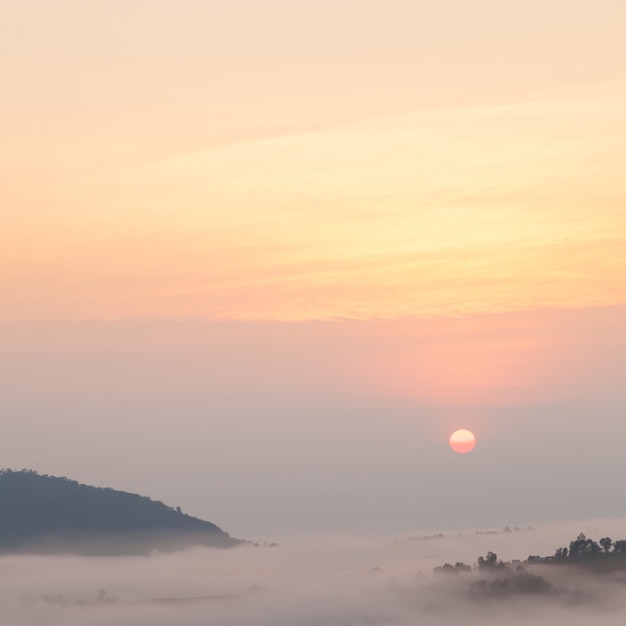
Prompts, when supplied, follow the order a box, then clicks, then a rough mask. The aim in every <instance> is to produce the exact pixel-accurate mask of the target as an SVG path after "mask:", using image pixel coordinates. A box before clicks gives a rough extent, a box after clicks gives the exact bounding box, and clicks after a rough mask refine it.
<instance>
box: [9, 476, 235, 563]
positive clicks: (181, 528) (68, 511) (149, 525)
mask: <svg viewBox="0 0 626 626" xmlns="http://www.w3.org/2000/svg"><path fill="white" fill-rule="evenodd" d="M240 543H241V541H239V540H238V539H234V538H232V537H230V536H229V535H228V534H227V533H225V532H224V531H223V530H222V529H221V528H218V527H217V526H216V525H215V524H212V523H211V522H206V521H204V520H201V519H198V518H195V517H191V516H189V515H186V514H184V513H182V512H181V511H180V509H173V508H171V507H168V506H166V505H165V504H163V503H162V502H158V501H156V500H151V499H150V498H146V497H144V496H140V495H137V494H134V493H127V492H125V491H116V490H114V489H109V488H100V487H89V486H87V485H82V484H80V483H78V482H76V481H74V480H69V479H68V478H58V477H55V476H47V475H40V474H38V473H37V472H34V471H32V470H22V471H13V470H10V469H5V470H0V553H24V552H27V553H44V554H59V553H73V554H102V555H112V554H145V553H148V552H150V551H151V550H176V549H180V548H184V547H188V546H193V545H201V546H211V547H216V548H230V547H233V546H235V545H238V544H240Z"/></svg>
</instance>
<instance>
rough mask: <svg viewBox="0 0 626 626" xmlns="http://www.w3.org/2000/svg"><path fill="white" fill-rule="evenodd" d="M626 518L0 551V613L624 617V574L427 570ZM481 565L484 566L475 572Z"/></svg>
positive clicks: (541, 620)
mask: <svg viewBox="0 0 626 626" xmlns="http://www.w3.org/2000/svg"><path fill="white" fill-rule="evenodd" d="M625 521H626V520H609V521H607V520H604V521H587V522H584V523H578V524H569V525H560V526H547V527H542V528H525V529H517V530H512V531H511V532H503V531H502V530H501V529H500V530H483V531H481V532H476V531H474V530H467V531H463V532H458V533H443V534H440V533H437V532H435V531H428V532H424V531H420V532H416V533H414V534H411V535H407V536H403V537H386V536H379V537H376V536H338V535H336V536H307V537H299V538H289V539H287V540H286V541H285V542H284V543H282V544H281V545H278V546H274V547H269V546H258V547H253V546H243V547H239V548H236V549H231V550H215V549H192V550H187V551H182V552H177V553H173V554H162V553H154V554H152V555H150V556H147V557H111V558H109V557H100V558H85V557H73V556H63V557H39V556H7V557H3V558H0V577H1V589H2V591H1V593H0V614H1V615H2V618H3V622H4V623H10V624H11V625H14V626H35V625H37V626H40V625H44V624H46V625H47V624H52V625H54V624H63V625H64V626H65V625H66V626H74V625H79V624H80V625H81V626H82V625H84V624H89V625H90V626H99V625H104V624H107V625H109V624H112V623H114V624H119V625H122V626H125V625H131V624H132V625H134V626H136V625H143V624H146V625H147V624H150V625H151V626H159V625H163V626H165V625H168V626H170V625H171V624H177V625H181V626H199V625H205V624H224V625H233V626H237V625H243V624H268V625H270V624H271V625H273V626H282V625H284V626H299V625H304V626H309V625H310V626H313V625H317V624H320V625H321V624H324V625H346V626H347V625H355V626H356V625H362V624H374V625H380V626H383V625H392V624H393V625H399V626H404V625H406V626H408V625H414V624H416V623H419V624H457V623H470V622H471V623H476V622H479V621H495V620H503V619H506V622H507V623H514V624H515V623H516V622H518V623H534V624H586V623H588V622H589V620H590V619H593V620H594V622H595V623H600V624H607V625H611V624H618V623H619V624H621V623H623V613H622V611H623V610H625V609H626V577H625V576H624V575H623V574H622V573H620V574H611V575H608V574H605V575H593V576H592V575H586V574H582V573H580V572H575V571H567V570H566V569H565V568H563V567H551V566H547V565H544V566H541V565H538V566H536V569H535V570H533V572H534V573H537V574H539V575H541V576H544V577H545V578H547V579H548V580H550V582H551V583H552V591H551V592H550V593H549V594H545V595H530V594H512V595H507V596H505V597H489V598H486V597H477V596H476V595H475V594H472V593H471V585H472V582H474V581H476V580H478V578H479V575H478V573H477V572H472V573H467V574H462V575H459V576H455V577H451V578H445V577H437V576H434V575H433V572H432V570H433V568H434V567H435V566H437V565H442V564H443V563H444V562H451V563H455V562H457V561H463V562H465V563H467V564H474V563H476V560H477V557H478V556H480V555H484V554H486V553H487V552H488V551H489V550H491V551H494V552H497V554H498V556H499V557H500V558H502V559H504V560H511V559H522V560H524V559H526V558H527V557H528V555H529V554H540V555H549V554H553V553H554V551H555V549H556V548H558V547H560V546H563V545H568V544H569V541H571V540H572V539H574V538H575V537H576V536H577V535H578V533H580V532H585V534H586V535H587V536H588V537H594V538H596V539H598V538H599V537H601V536H605V535H609V536H611V537H613V538H614V539H618V538H622V535H621V534H620V531H621V529H623V528H624V527H625V524H624V522H625ZM481 577H484V575H483V574H481Z"/></svg>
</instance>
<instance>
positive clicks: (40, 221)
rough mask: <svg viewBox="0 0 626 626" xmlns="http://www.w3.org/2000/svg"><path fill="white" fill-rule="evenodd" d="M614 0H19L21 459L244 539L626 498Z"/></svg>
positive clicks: (10, 405) (16, 371) (8, 170)
mask: <svg viewBox="0 0 626 626" xmlns="http://www.w3.org/2000/svg"><path fill="white" fill-rule="evenodd" d="M624 24H626V3H625V2H624V1H623V0H596V1H594V2H591V1H590V0H549V1H546V0H472V1H471V2H470V1H469V0H439V1H437V2H426V1H420V0H387V1H385V2H383V1H382V0H264V1H263V2H261V1H260V0H228V1H224V2H217V1H213V2H211V1H209V0H177V1H176V2H174V1H173V0H89V1H86V0H55V1H54V2H51V1H50V0H20V1H19V2H17V1H16V2H2V3H0V76H1V77H2V80H1V84H0V91H1V92H2V93H1V96H0V346H2V351H3V357H4V358H3V359H0V380H2V381H3V387H2V393H0V414H1V415H2V416H3V422H2V424H3V427H4V429H3V437H2V439H1V441H0V455H1V457H2V459H4V460H3V462H2V464H7V465H8V466H13V467H16V468H21V467H33V468H35V469H38V470H39V471H41V472H42V473H56V474H59V475H67V476H70V477H72V478H74V477H75V478H77V479H78V480H84V481H86V482H93V483H94V484H99V485H102V486H105V485H106V486H114V487H116V488H121V489H130V490H132V491H138V492H142V493H145V494H146V495H150V496H153V497H157V498H162V499H164V500H165V501H167V502H168V503H171V504H173V505H177V504H180V505H181V506H182V507H183V509H185V510H190V512H192V513H193V512H195V513H196V514H199V515H203V516H205V517H207V518H208V519H211V520H214V521H216V522H220V521H221V520H222V519H223V520H224V521H225V522H227V523H226V524H225V528H226V529H227V530H228V531H231V532H233V534H235V535H237V536H249V537H250V538H252V539H256V538H258V535H256V533H257V532H258V529H259V528H260V527H261V526H263V524H264V523H265V525H266V526H265V527H266V529H267V530H268V538H270V539H271V540H276V539H277V537H276V536H275V532H276V528H279V527H281V525H282V527H287V526H289V525H290V524H292V520H296V522H293V524H292V526H291V527H292V528H296V527H298V524H300V525H301V527H302V528H306V527H309V528H313V529H315V530H319V529H321V528H332V529H333V530H336V529H337V528H339V527H340V526H341V523H342V519H343V523H344V528H349V529H354V527H355V524H357V525H358V524H365V525H370V528H376V531H377V532H378V531H379V530H380V528H382V527H386V528H390V529H394V532H395V529H398V528H407V527H414V526H417V525H419V524H432V525H433V527H434V526H435V525H441V524H444V525H447V527H455V528H461V527H466V525H468V524H474V523H476V524H487V525H489V524H494V523H497V524H500V523H502V526H503V525H504V524H508V525H524V524H526V523H533V524H534V523H535V519H534V518H531V517H530V516H531V515H532V516H535V515H536V516H538V517H540V518H541V516H543V519H560V518H562V516H564V515H569V514H571V515H575V516H578V517H581V516H584V515H588V514H589V511H590V510H591V509H592V508H594V507H595V508H594V510H597V514H598V515H604V514H606V515H609V514H616V513H617V514H620V515H624V510H623V509H620V507H621V506H622V503H621V501H620V500H619V499H615V498H611V497H609V494H610V493H617V492H619V490H620V489H621V488H622V486H621V483H620V482H619V481H620V479H621V477H622V476H623V475H624V473H625V472H626V461H625V460H624V458H625V457H624V454H623V449H622V448H623V441H624V437H625V436H626V434H625V432H624V430H625V428H626V426H625V424H626V422H625V421H624V403H625V396H624V384H623V372H624V367H625V364H626V325H625V320H626V253H625V251H626V183H625V180H624V173H625V172H626V115H625V114H624V112H625V111H626V46H625V45H624ZM456 428H470V429H472V430H474V431H475V432H476V434H477V436H478V445H477V448H476V451H475V452H472V454H470V455H464V456H463V458H460V457H459V458H453V459H452V460H451V457H456V455H454V454H452V453H451V451H450V449H449V447H448V445H447V440H448V436H449V434H450V432H451V431H452V430H453V429H456ZM33 433H36V435H37V436H33ZM529 451H531V454H529ZM555 451H558V454H557V453H556V452H555ZM557 456H558V463H556V462H555V458H556V457H557ZM531 457H532V458H531ZM529 459H530V460H531V461H532V463H530V462H529ZM581 459H584V460H585V462H584V463H583V462H581ZM587 461H588V462H587ZM520 467H523V468H524V471H520V469H519V468H520ZM285 468H288V470H289V471H285ZM494 468H495V469H494ZM581 485H584V486H585V494H586V497H585V499H584V500H581V499H580V488H581V487H580V486H581ZM598 486H599V487H600V488H598ZM589 498H591V499H589ZM338 503H343V504H341V505H338ZM590 503H591V504H590ZM592 504H593V506H592ZM596 505H597V506H596ZM342 507H343V508H342ZM216 511H220V517H219V518H217V517H216V518H214V517H213V516H214V514H215V512H216ZM567 511H569V513H567ZM511 512H514V513H515V516H514V517H515V519H512V518H511V517H510V516H511V515H512V513H511ZM222 513H223V515H222ZM427 514H428V515H430V517H424V516H425V515H427ZM342 515H344V518H342V517H341V516H342ZM264 516H265V517H264ZM320 516H321V517H320ZM242 520H243V521H242ZM297 520H299V521H297ZM307 525H308V526H307ZM324 525H326V526H324Z"/></svg>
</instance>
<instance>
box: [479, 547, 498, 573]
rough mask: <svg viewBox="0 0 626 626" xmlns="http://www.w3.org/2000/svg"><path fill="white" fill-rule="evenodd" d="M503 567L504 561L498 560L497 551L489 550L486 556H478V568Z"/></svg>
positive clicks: (493, 568)
mask: <svg viewBox="0 0 626 626" xmlns="http://www.w3.org/2000/svg"><path fill="white" fill-rule="evenodd" d="M503 567H504V563H503V562H502V561H498V555H497V554H496V553H495V552H491V551H489V552H487V556H486V557H482V556H479V557H478V569H482V570H495V569H502V568H503Z"/></svg>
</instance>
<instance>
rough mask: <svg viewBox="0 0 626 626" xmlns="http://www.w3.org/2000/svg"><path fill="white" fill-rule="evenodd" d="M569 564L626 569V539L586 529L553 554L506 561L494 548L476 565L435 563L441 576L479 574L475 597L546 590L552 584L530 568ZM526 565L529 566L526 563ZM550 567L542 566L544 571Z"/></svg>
mask: <svg viewBox="0 0 626 626" xmlns="http://www.w3.org/2000/svg"><path fill="white" fill-rule="evenodd" d="M543 564H546V565H548V566H555V565H556V566H558V565H569V566H576V567H577V568H581V567H583V568H585V569H586V570H588V571H590V572H593V573H603V572H612V571H615V570H618V569H626V540H624V539H620V540H618V541H613V540H612V539H611V538H610V537H602V539H600V540H599V541H598V542H596V541H594V540H593V539H589V538H587V537H586V536H585V534H584V533H581V534H580V535H578V537H577V538H576V539H574V540H573V541H571V542H570V543H569V546H568V547H562V548H558V549H557V550H556V552H555V554H554V556H545V557H541V556H532V555H531V556H529V557H528V558H527V559H526V561H524V562H523V563H522V561H519V560H514V561H511V562H504V561H502V560H500V559H498V555H497V554H496V553H495V552H487V554H486V555H485V556H479V557H478V559H477V561H476V563H475V564H474V565H473V566H470V565H467V564H465V563H462V562H456V563H455V564H454V565H452V564H451V563H444V564H443V565H440V566H438V567H435V568H434V570H433V574H434V575H435V576H438V577H442V576H445V577H451V576H459V575H462V574H474V575H478V576H479V577H480V578H479V580H475V581H474V582H472V584H471V585H470V595H471V596H472V597H475V598H490V597H498V596H507V595H511V594H520V593H521V594H547V593H550V592H551V591H553V586H552V584H551V583H550V581H549V580H547V579H546V578H545V577H544V576H540V575H538V574H537V573H536V570H535V571H530V570H529V569H528V568H529V567H530V569H532V568H533V567H534V566H537V565H543ZM525 566H526V567H525ZM548 571H549V570H548V569H543V570H541V573H542V574H545V573H547V572H548Z"/></svg>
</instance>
